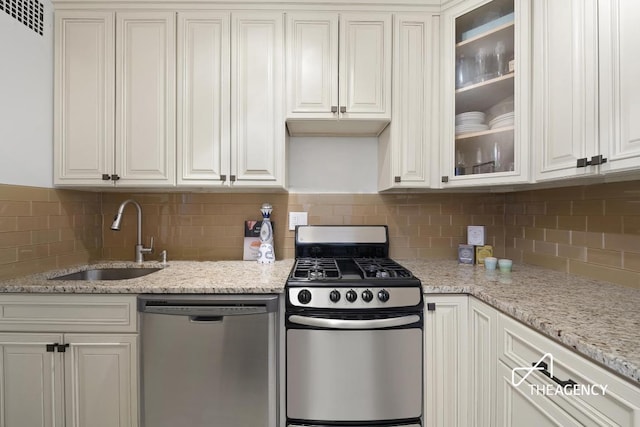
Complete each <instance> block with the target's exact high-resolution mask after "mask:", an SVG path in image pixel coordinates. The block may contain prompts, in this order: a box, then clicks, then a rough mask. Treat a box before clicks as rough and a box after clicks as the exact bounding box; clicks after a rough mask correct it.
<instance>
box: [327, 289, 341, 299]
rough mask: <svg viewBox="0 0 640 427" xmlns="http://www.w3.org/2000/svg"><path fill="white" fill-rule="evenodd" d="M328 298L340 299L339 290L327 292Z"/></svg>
mask: <svg viewBox="0 0 640 427" xmlns="http://www.w3.org/2000/svg"><path fill="white" fill-rule="evenodd" d="M329 299H330V300H331V302H338V301H340V291H338V290H336V289H334V290H332V291H331V292H329Z"/></svg>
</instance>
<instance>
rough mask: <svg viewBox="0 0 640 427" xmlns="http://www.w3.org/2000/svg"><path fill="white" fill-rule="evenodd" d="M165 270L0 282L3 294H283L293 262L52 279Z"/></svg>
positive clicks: (188, 265)
mask: <svg viewBox="0 0 640 427" xmlns="http://www.w3.org/2000/svg"><path fill="white" fill-rule="evenodd" d="M140 266H141V267H161V264H159V263H157V262H145V263H143V264H140V265H138V264H135V263H133V262H106V263H99V264H92V265H90V266H83V267H75V268H68V269H63V270H53V271H48V272H46V273H41V274H34V275H31V276H25V277H19V278H16V279H10V280H5V281H0V293H2V292H4V293H6V292H12V293H16V292H22V293H33V292H38V293H87V294H88V293H94V294H157V293H166V294H171V293H181V294H183V293H190V294H221V293H228V294H232V293H245V294H246V293H281V292H282V291H283V290H284V283H285V282H286V280H287V276H288V275H289V271H290V270H291V267H292V266H293V260H284V261H278V262H276V263H275V264H270V265H266V264H258V263H257V262H251V261H203V262H197V261H170V262H169V263H168V264H167V267H165V268H163V269H162V270H161V271H157V272H155V273H151V274H149V275H147V276H142V277H138V278H135V279H128V280H95V281H90V282H86V281H78V280H49V279H50V278H52V277H57V276H62V275H65V274H68V273H74V272H76V271H80V270H83V269H88V268H109V267H110V268H117V267H140Z"/></svg>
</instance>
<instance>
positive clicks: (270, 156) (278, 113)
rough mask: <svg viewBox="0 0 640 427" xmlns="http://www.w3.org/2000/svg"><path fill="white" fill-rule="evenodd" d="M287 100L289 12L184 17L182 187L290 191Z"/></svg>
mask: <svg viewBox="0 0 640 427" xmlns="http://www.w3.org/2000/svg"><path fill="white" fill-rule="evenodd" d="M229 63H231V66H230V67H229ZM283 94H284V23H283V14H282V13H276V12H238V13H233V14H228V13H224V12H179V13H178V156H177V157H178V185H179V186H200V187H202V186H204V187H229V186H231V187H244V186H249V187H275V188H283V187H284V186H285V183H286V179H285V168H286V164H285V163H286V151H285V149H286V130H285V123H284V96H283Z"/></svg>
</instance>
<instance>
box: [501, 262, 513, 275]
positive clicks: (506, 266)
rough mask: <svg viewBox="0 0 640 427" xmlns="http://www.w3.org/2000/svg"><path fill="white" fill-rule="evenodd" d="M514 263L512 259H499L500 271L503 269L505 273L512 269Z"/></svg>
mask: <svg viewBox="0 0 640 427" xmlns="http://www.w3.org/2000/svg"><path fill="white" fill-rule="evenodd" d="M512 265H513V262H512V261H511V260H510V259H499V260H498V267H500V271H502V272H503V273H506V272H509V271H511V266H512Z"/></svg>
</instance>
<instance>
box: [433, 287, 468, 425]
mask: <svg viewBox="0 0 640 427" xmlns="http://www.w3.org/2000/svg"><path fill="white" fill-rule="evenodd" d="M424 300H425V306H426V308H425V315H424V335H425V347H424V358H425V367H424V376H425V377H424V378H425V379H424V396H425V410H424V422H425V426H429V427H433V426H440V427H453V426H459V427H467V426H468V425H469V424H468V413H467V409H468V386H469V385H468V374H469V370H468V358H467V353H468V345H467V340H468V332H467V331H468V323H467V319H468V313H467V310H468V297H467V296H466V295H446V296H443V295H428V294H427V295H425V298H424ZM429 304H435V305H434V306H429Z"/></svg>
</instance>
